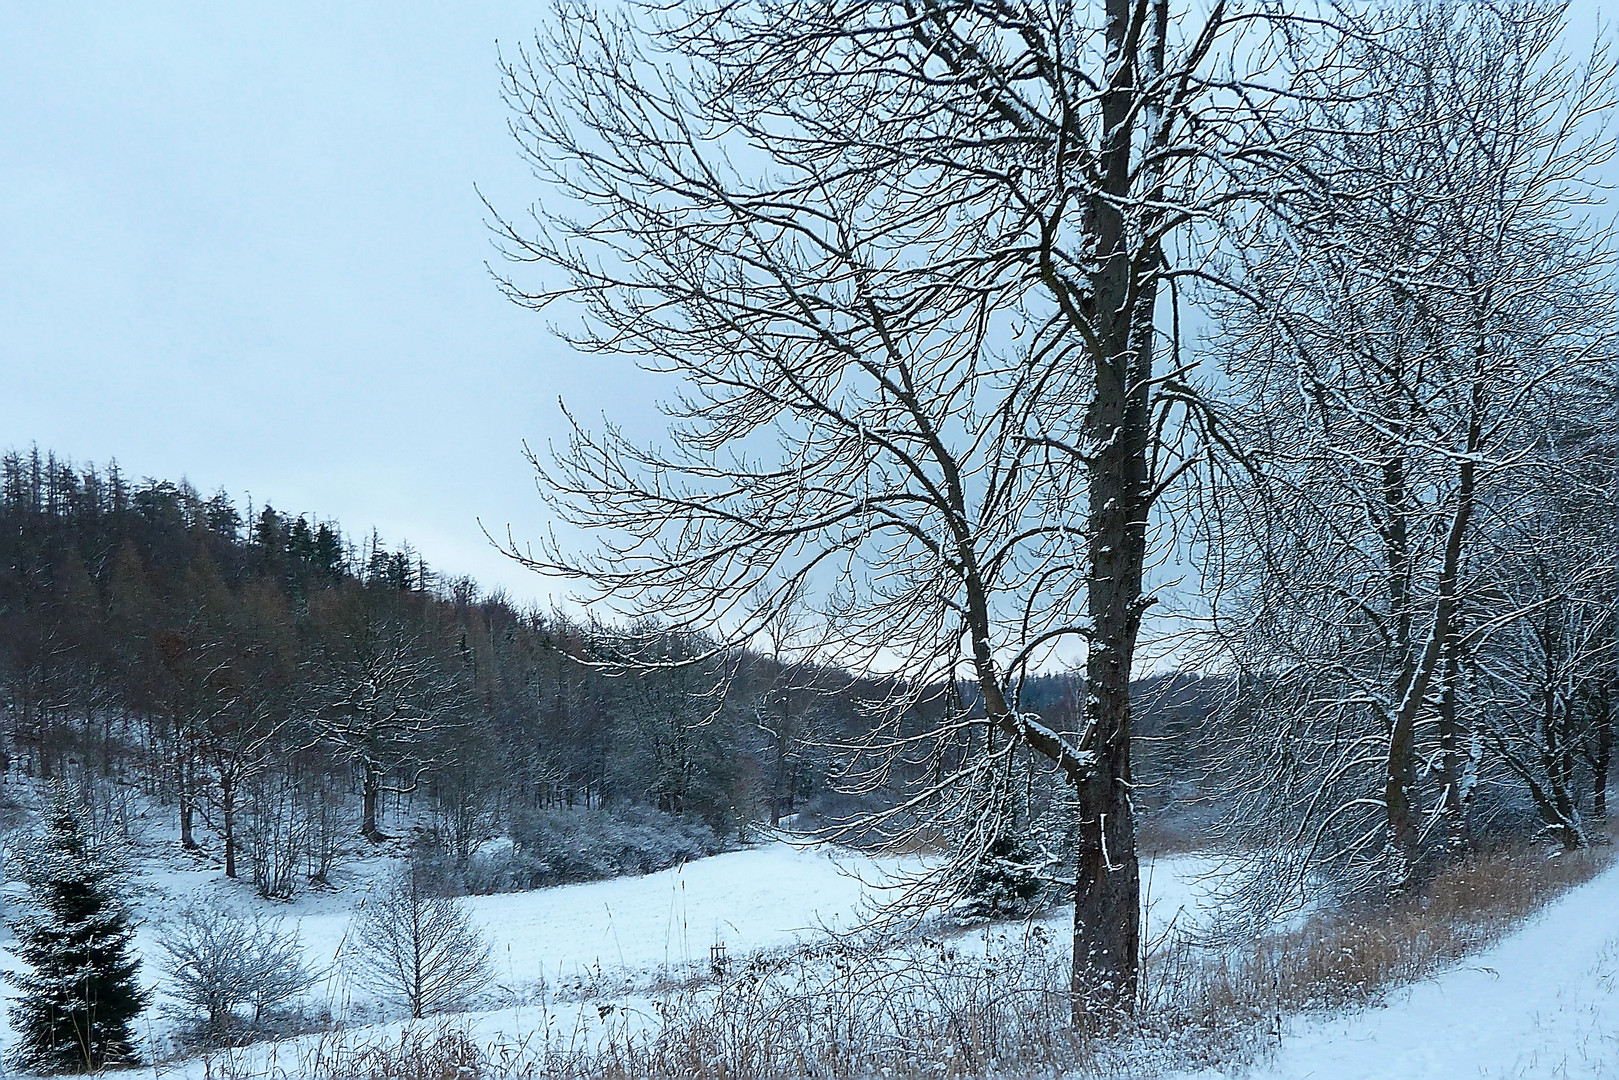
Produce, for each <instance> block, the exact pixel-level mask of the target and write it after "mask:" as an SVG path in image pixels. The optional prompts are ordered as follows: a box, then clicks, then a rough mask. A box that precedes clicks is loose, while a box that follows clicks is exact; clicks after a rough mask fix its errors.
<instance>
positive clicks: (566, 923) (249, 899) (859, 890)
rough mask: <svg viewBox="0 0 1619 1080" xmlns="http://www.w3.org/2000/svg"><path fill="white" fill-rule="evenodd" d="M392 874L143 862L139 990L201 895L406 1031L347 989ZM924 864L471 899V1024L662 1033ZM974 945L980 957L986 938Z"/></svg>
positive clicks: (161, 1050) (1174, 881) (1175, 864)
mask: <svg viewBox="0 0 1619 1080" xmlns="http://www.w3.org/2000/svg"><path fill="white" fill-rule="evenodd" d="M391 865H392V861H391V860H388V859H382V858H376V859H372V860H368V861H365V862H360V863H356V864H352V865H351V866H350V867H349V868H348V869H347V870H346V871H345V872H344V873H343V874H342V875H341V876H339V877H338V878H337V879H336V880H337V887H336V888H335V889H333V890H330V891H324V890H322V891H310V892H306V893H304V894H303V895H301V896H300V897H299V898H298V899H296V900H295V901H293V902H290V903H282V904H267V903H266V902H264V901H262V900H260V899H258V898H257V897H256V896H254V895H253V893H252V891H251V889H250V888H249V887H248V886H246V885H245V884H243V883H240V882H232V881H230V880H228V879H226V878H225V877H224V875H223V873H222V872H221V871H219V870H218V869H195V870H184V869H175V868H173V867H172V866H167V865H163V864H161V863H159V862H158V861H157V860H155V859H145V860H142V863H141V868H140V870H139V873H138V876H137V878H136V880H135V882H134V887H133V889H132V897H133V900H134V903H135V907H136V911H137V914H138V916H139V918H140V919H141V927H140V930H139V933H138V935H137V948H138V950H139V952H140V954H141V955H142V957H143V961H144V966H143V969H142V976H143V978H144V979H145V980H146V981H147V983H148V984H149V985H151V984H155V983H156V981H157V979H158V974H159V972H158V967H157V958H158V957H159V956H160V955H161V954H160V952H159V950H158V948H157V944H156V942H157V939H158V936H159V934H160V930H161V925H162V921H163V919H164V918H165V916H166V915H167V914H169V913H172V912H173V911H175V910H177V909H178V908H179V907H181V906H182V905H183V904H184V903H186V902H187V900H189V899H191V898H197V897H206V898H208V899H210V900H212V901H215V902H220V903H224V904H226V905H227V906H230V907H235V908H238V909H240V910H242V911H248V910H252V909H255V908H256V909H258V910H269V911H271V912H273V913H274V914H276V915H278V916H279V917H281V918H282V919H284V920H285V922H286V924H287V925H288V926H296V927H297V929H298V932H299V935H300V938H301V940H302V943H303V946H304V952H305V957H306V959H307V960H308V961H309V962H310V964H311V965H312V966H313V967H315V968H316V969H317V970H319V971H321V972H323V974H324V977H323V978H322V980H321V982H320V983H319V985H318V986H317V988H316V989H315V991H314V992H313V995H314V997H315V999H316V1000H315V1002H314V1004H315V1006H316V1007H317V1008H325V1009H329V1010H330V1012H331V1015H332V1016H333V1017H334V1018H335V1019H338V1020H341V1021H342V1022H343V1023H344V1024H345V1025H347V1026H350V1027H363V1026H370V1025H377V1024H380V1025H384V1026H385V1027H386V1028H388V1029H389V1030H397V1029H398V1026H399V1025H398V1024H397V1022H396V1021H397V1020H398V1017H399V1014H398V1013H397V1011H396V1010H391V1009H389V1008H388V1007H386V1006H384V1005H382V1004H380V1003H378V1002H376V1001H374V1000H371V999H369V998H367V997H365V996H364V995H363V994H362V993H361V991H360V990H359V989H358V988H357V987H356V986H355V985H354V983H353V981H352V979H351V978H350V974H349V973H350V970H351V966H352V965H351V963H350V961H349V957H348V953H349V932H350V929H351V926H352V924H353V921H354V918H355V916H356V913H357V911H358V910H359V909H360V908H361V907H362V906H363V904H364V903H365V901H366V898H367V895H368V893H369V890H370V889H371V888H372V887H373V885H374V884H375V883H376V882H377V881H379V880H380V879H381V878H382V876H383V875H384V873H385V871H387V870H388V869H389V868H390V866H391ZM917 866H918V860H916V859H915V858H874V857H871V856H867V855H862V854H859V853H857V852H852V851H849V850H846V849H839V848H831V847H804V846H797V845H793V844H789V843H786V842H781V841H774V842H769V843H765V844H761V845H757V846H754V847H751V848H748V849H745V850H741V851H735V852H731V853H728V854H724V855H718V856H715V857H713V858H709V859H704V860H701V861H698V862H693V863H689V864H686V865H684V866H680V867H675V868H672V869H669V870H665V871H662V872H659V873H655V874H649V875H646V876H644V877H623V878H616V879H613V880H610V881H601V882H593V883H589V884H581V885H568V886H560V887H557V888H550V889H540V890H535V891H532V892H522V893H506V894H500V895H494V896H474V897H466V898H464V899H463V900H462V903H464V904H465V905H466V906H467V908H468V910H469V911H470V913H471V914H472V917H473V919H474V920H475V921H476V922H477V924H478V925H479V926H480V928H481V929H482V930H483V931H484V933H485V935H486V937H487V939H488V941H489V942H490V944H491V947H492V951H493V954H494V961H495V969H496V986H495V987H493V988H492V989H491V990H489V991H487V992H486V993H485V995H484V996H483V997H482V998H481V999H480V1000H479V1002H478V1003H477V1004H478V1005H479V1006H480V1010H479V1011H478V1012H476V1013H474V1014H472V1015H470V1016H468V1017H466V1018H465V1019H466V1020H468V1021H469V1022H470V1023H471V1024H472V1027H473V1029H474V1031H475V1032H476V1033H477V1034H478V1035H479V1036H480V1037H486V1038H497V1037H498V1038H503V1039H511V1040H527V1039H531V1038H534V1037H536V1035H539V1036H540V1037H543V1038H548V1039H551V1040H553V1041H554V1040H558V1039H560V1040H562V1041H563V1042H564V1043H567V1044H571V1045H579V1044H581V1043H582V1042H588V1041H593V1040H594V1039H595V1038H597V1037H599V1036H600V1035H601V1034H602V1032H603V1031H604V1030H605V1029H606V1028H607V1026H608V1025H609V1024H611V1025H615V1026H616V1029H617V1030H619V1031H622V1030H624V1028H625V1027H626V1026H629V1027H632V1028H633V1027H644V1026H645V1025H649V1024H651V1023H653V1022H654V1017H655V1011H654V1006H653V998H652V996H651V995H652V994H653V993H654V991H655V990H656V989H657V988H659V987H660V986H667V985H669V984H670V983H672V982H676V981H679V980H682V979H686V978H689V977H691V976H693V975H701V974H702V973H703V972H705V971H706V969H707V967H708V963H709V950H710V948H711V947H712V946H713V945H715V944H721V943H723V944H724V946H725V948H726V952H727V955H728V957H729V958H730V959H731V960H732V961H733V962H739V961H745V960H746V959H747V958H748V957H749V956H750V955H751V954H755V953H759V952H773V951H780V950H784V949H787V948H789V947H791V946H793V945H795V944H800V943H813V942H816V941H819V940H825V939H826V938H827V937H828V935H830V934H833V933H836V932H839V931H847V930H850V929H852V928H856V927H858V926H859V925H860V924H861V923H862V922H864V921H866V920H868V919H869V918H870V917H871V916H872V915H873V914H874V912H875V911H876V909H877V906H878V905H880V904H881V903H882V902H883V901H884V899H885V898H887V897H889V896H891V895H892V894H893V891H894V889H895V888H896V887H897V886H896V882H897V881H898V880H899V875H903V874H904V873H906V872H907V871H910V870H914V869H916V867H917ZM1208 869H1209V864H1208V863H1207V862H1206V861H1205V860H1200V859H1197V858H1195V857H1182V858H1179V859H1173V860H1165V861H1163V862H1160V863H1158V864H1156V865H1151V864H1149V865H1148V866H1146V867H1145V868H1144V879H1145V880H1147V882H1148V884H1149V885H1150V888H1151V896H1152V900H1151V905H1150V910H1149V923H1148V925H1149V932H1154V933H1157V932H1161V931H1162V930H1163V929H1164V928H1165V927H1168V926H1170V925H1174V926H1176V927H1183V926H1186V925H1188V924H1189V923H1190V922H1192V921H1195V919H1196V918H1198V917H1199V913H1200V912H1202V911H1203V910H1204V909H1205V908H1206V907H1207V903H1206V899H1205V897H1204V890H1203V886H1201V885H1200V883H1199V876H1200V875H1201V874H1203V873H1205V872H1206V871H1207V870H1208ZM1047 921H1048V923H1049V924H1050V926H1051V929H1052V930H1053V931H1055V932H1057V933H1059V934H1061V933H1065V932H1066V926H1065V923H1066V920H1065V919H1064V918H1063V917H1062V916H1056V917H1054V918H1052V919H1050V920H1047ZM962 938H963V940H964V941H965V942H966V943H967V945H968V946H969V947H971V945H972V943H973V940H974V935H973V934H971V933H968V932H962ZM977 940H978V941H979V942H980V945H981V943H982V940H983V937H982V934H980V935H978V939H977ZM16 966H17V961H16V959H15V958H14V957H13V956H11V954H10V953H9V952H6V953H4V954H3V959H0V967H4V968H8V969H9V968H14V967H16ZM13 993H14V991H13V990H12V988H11V987H9V986H6V987H4V988H0V1001H5V1002H9V1000H10V998H11V996H12V995H13ZM163 1003H164V999H163V998H162V997H161V996H160V997H159V998H158V1002H157V1005H158V1007H154V1008H153V1009H151V1010H149V1011H148V1014H147V1017H146V1018H145V1019H144V1020H143V1021H142V1025H141V1026H142V1031H143V1036H144V1038H145V1041H146V1043H147V1045H146V1046H145V1047H144V1048H143V1050H144V1051H145V1052H146V1054H147V1055H148V1058H150V1057H153V1056H155V1057H160V1058H161V1057H169V1056H172V1055H173V1054H174V1052H175V1051H174V1048H173V1046H172V1042H171V1040H170V1039H169V1038H168V1035H167V1033H168V1031H169V1028H170V1023H171V1022H170V1021H169V1020H168V1019H167V1018H166V1017H165V1016H164V1015H163V1014H162V1011H161V1005H162V1004H163ZM7 1012H9V1010H7ZM608 1018H610V1019H608ZM10 1038H11V1031H10V1027H9V1024H6V1023H4V1022H3V1021H0V1044H4V1043H9V1041H10ZM300 1041H302V1040H294V1042H295V1043H296V1042H300ZM285 1049H286V1050H288V1051H290V1050H293V1049H294V1048H293V1047H287V1048H285ZM255 1052H262V1053H270V1052H272V1051H270V1050H269V1049H268V1048H260V1049H259V1050H256V1051H255ZM196 1065H197V1063H195V1062H193V1063H190V1064H189V1065H188V1064H185V1063H181V1062H174V1063H173V1064H172V1065H170V1066H169V1067H167V1068H165V1069H163V1070H160V1071H163V1072H173V1073H175V1074H183V1073H186V1072H189V1071H193V1070H194V1069H195V1067H196Z"/></svg>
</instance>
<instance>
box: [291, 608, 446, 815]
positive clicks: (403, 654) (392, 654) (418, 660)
mask: <svg viewBox="0 0 1619 1080" xmlns="http://www.w3.org/2000/svg"><path fill="white" fill-rule="evenodd" d="M326 618H327V619H328V621H329V625H328V627H327V630H326V634H325V637H326V639H325V640H324V641H322V643H321V648H320V651H319V653H318V655H317V656H316V658H315V659H314V660H313V661H312V662H311V663H310V669H311V670H310V673H309V680H308V684H309V687H310V689H309V695H310V704H311V706H312V708H311V713H312V717H311V722H312V725H313V729H314V736H315V739H316V741H318V742H320V743H324V744H326V745H329V746H333V747H336V748H337V749H338V750H339V751H340V752H341V753H342V754H343V755H344V756H346V757H347V758H348V759H349V760H350V761H351V762H353V764H354V766H355V767H356V768H358V770H359V772H360V795H361V813H360V833H361V835H362V836H364V837H365V838H366V839H368V840H372V841H377V840H381V839H384V837H383V833H382V830H381V828H380V827H379V825H378V809H379V804H380V801H381V798H382V795H383V791H384V786H385V783H386V781H387V777H388V775H389V773H390V772H392V771H404V772H407V773H408V781H407V782H406V783H405V784H403V785H402V786H400V787H399V788H398V790H399V791H401V792H406V791H414V790H415V788H416V785H417V784H418V783H419V782H420V780H421V777H422V775H423V774H424V773H425V772H426V771H427V768H428V765H429V760H430V758H431V756H432V746H431V742H432V738H433V736H434V735H435V734H437V733H440V732H443V731H445V730H447V729H448V728H450V727H453V726H454V725H455V724H457V723H459V722H460V719H461V715H460V713H461V709H462V706H463V705H464V703H465V694H464V689H465V688H464V687H463V686H462V684H461V682H460V680H459V679H458V677H457V675H458V672H457V670H456V669H455V667H454V666H453V664H446V663H444V662H441V659H440V657H438V656H437V655H436V654H435V652H434V650H433V649H432V647H431V644H430V642H428V641H427V640H426V638H425V635H423V634H422V633H421V632H420V631H419V630H418V629H417V628H415V627H414V626H412V625H411V624H410V623H408V622H407V621H405V620H402V619H391V618H388V617H387V616H386V614H381V615H379V614H378V613H376V612H373V611H371V610H369V608H368V607H367V608H365V609H362V610H338V611H334V612H330V613H327V615H326Z"/></svg>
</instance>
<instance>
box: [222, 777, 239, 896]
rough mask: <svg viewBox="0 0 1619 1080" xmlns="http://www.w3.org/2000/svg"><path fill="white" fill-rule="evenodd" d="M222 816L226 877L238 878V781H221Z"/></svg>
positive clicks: (223, 779)
mask: <svg viewBox="0 0 1619 1080" xmlns="http://www.w3.org/2000/svg"><path fill="white" fill-rule="evenodd" d="M219 806H220V814H221V817H222V818H223V819H224V822H223V823H224V828H225V838H224V839H225V876H226V877H228V878H234V877H236V781H235V780H227V779H225V778H224V777H221V778H220V781H219Z"/></svg>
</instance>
